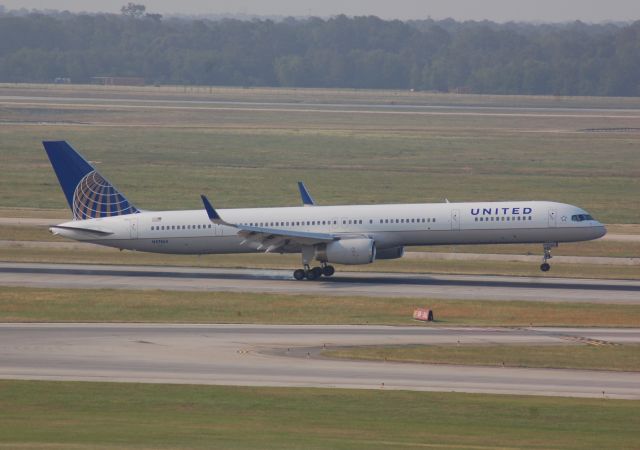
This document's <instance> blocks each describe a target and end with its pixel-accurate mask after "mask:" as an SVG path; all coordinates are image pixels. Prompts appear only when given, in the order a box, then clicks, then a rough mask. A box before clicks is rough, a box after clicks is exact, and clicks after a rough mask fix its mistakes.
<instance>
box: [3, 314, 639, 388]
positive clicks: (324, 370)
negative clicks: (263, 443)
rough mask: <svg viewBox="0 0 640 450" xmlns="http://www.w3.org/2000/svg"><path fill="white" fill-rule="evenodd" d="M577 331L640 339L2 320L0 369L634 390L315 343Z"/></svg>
mask: <svg viewBox="0 0 640 450" xmlns="http://www.w3.org/2000/svg"><path fill="white" fill-rule="evenodd" d="M575 336H580V337H586V338H589V337H594V338H595V337H597V338H599V339H606V340H608V341H610V342H635V343H638V342H640V330H638V329H633V330H629V329H562V328H554V329H548V330H547V329H535V328H531V329H500V328H498V329H495V328H494V329H482V328H430V327H381V326H266V325H139V324H0V378H3V379H32V380H87V381H120V382H145V383H179V384H216V385H244V386H306V387H332V388H361V389H403V390H416V391H458V392H485V393H500V394H527V395H545V396H571V397H599V398H602V397H603V396H604V397H607V398H628V399H640V376H639V375H638V373H628V372H608V371H585V370H559V369H521V368H504V367H499V368H496V367H473V368H469V367H461V366H452V365H426V364H406V363H387V362H354V361H336V360H330V359H323V358H321V357H315V356H314V355H315V354H316V353H317V352H313V349H314V348H322V347H323V346H326V347H328V348H331V347H335V346H342V345H372V344H410V343H415V344H418V343H423V344H427V343H454V342H457V341H460V342H461V343H464V344H470V343H502V344H509V343H511V344H523V343H538V344H552V343H566V339H567V338H572V337H575ZM307 353H308V355H307Z"/></svg>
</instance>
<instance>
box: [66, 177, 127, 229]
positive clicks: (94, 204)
mask: <svg viewBox="0 0 640 450" xmlns="http://www.w3.org/2000/svg"><path fill="white" fill-rule="evenodd" d="M72 209H73V218H74V219H75V220H85V219H94V218H97V217H111V216H121V215H124V214H134V213H137V212H139V211H138V209H136V207H135V206H133V205H132V204H130V203H129V201H128V200H127V199H126V198H125V197H124V196H123V195H122V194H121V193H120V192H118V190H117V189H116V188H114V187H113V185H111V183H109V182H108V181H107V180H105V179H104V178H103V177H102V176H101V175H100V174H99V173H98V172H96V171H95V170H94V171H92V172H89V173H88V174H86V175H85V176H84V177H83V178H82V179H81V180H80V182H79V183H78V185H77V186H76V189H75V191H74V193H73V207H72Z"/></svg>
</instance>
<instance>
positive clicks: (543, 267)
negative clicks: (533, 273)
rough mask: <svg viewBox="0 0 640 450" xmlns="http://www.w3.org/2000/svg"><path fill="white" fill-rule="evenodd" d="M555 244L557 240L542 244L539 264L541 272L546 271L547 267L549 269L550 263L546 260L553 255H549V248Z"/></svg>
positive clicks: (555, 245)
mask: <svg viewBox="0 0 640 450" xmlns="http://www.w3.org/2000/svg"><path fill="white" fill-rule="evenodd" d="M557 246H558V243H557V242H547V243H545V244H543V248H544V256H543V257H542V264H540V270H542V271H543V272H548V271H549V269H551V265H550V264H549V263H548V262H547V261H548V260H550V259H551V258H553V256H551V249H552V248H554V247H557Z"/></svg>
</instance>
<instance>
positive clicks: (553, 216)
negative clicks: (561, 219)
mask: <svg viewBox="0 0 640 450" xmlns="http://www.w3.org/2000/svg"><path fill="white" fill-rule="evenodd" d="M549 226H550V227H552V228H555V227H556V226H558V213H557V212H556V210H555V209H549Z"/></svg>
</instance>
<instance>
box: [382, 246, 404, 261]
mask: <svg viewBox="0 0 640 450" xmlns="http://www.w3.org/2000/svg"><path fill="white" fill-rule="evenodd" d="M403 256H404V247H391V248H385V249H384V250H377V251H376V259H398V258H402V257H403Z"/></svg>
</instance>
